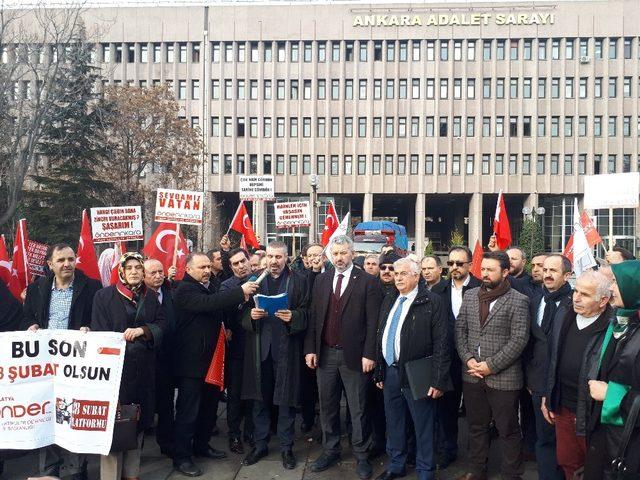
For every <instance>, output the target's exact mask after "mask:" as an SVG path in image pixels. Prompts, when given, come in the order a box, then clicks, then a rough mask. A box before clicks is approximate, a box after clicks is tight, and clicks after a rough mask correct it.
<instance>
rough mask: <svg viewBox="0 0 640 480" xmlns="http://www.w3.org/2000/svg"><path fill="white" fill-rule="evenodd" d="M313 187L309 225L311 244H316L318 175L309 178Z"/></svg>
mask: <svg viewBox="0 0 640 480" xmlns="http://www.w3.org/2000/svg"><path fill="white" fill-rule="evenodd" d="M307 179H308V180H309V185H310V186H311V193H310V194H309V197H310V198H309V200H310V202H309V203H310V204H311V225H309V243H315V242H316V241H317V236H318V205H317V204H318V183H319V182H318V175H316V174H315V173H312V174H311V175H309V177H307Z"/></svg>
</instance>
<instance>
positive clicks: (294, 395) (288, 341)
mask: <svg viewBox="0 0 640 480" xmlns="http://www.w3.org/2000/svg"><path fill="white" fill-rule="evenodd" d="M266 258H267V269H266V270H265V272H266V275H265V274H264V273H263V275H264V280H263V275H261V276H260V277H259V278H258V279H257V280H256V283H260V287H259V291H258V292H257V293H260V294H263V295H268V296H275V295H281V294H285V293H286V295H287V299H288V300H287V308H286V309H280V310H277V311H276V312H274V313H273V315H269V314H268V313H267V310H266V309H264V308H260V307H261V305H260V303H259V302H258V304H256V302H255V297H254V299H253V300H249V302H248V303H247V304H246V306H245V309H244V311H243V314H242V326H243V328H244V329H245V334H246V337H245V352H244V369H243V379H242V399H243V400H253V423H254V432H253V438H254V441H255V447H254V448H253V450H251V452H250V453H249V454H248V455H247V457H246V458H245V459H244V462H243V463H244V465H252V464H254V463H256V462H258V461H259V460H260V459H261V458H263V457H265V456H266V455H267V453H268V450H267V445H268V444H269V432H270V426H271V409H272V407H273V405H277V406H278V428H277V434H278V437H279V439H280V451H281V454H282V465H283V467H284V468H286V469H289V470H291V469H294V468H295V467H296V458H295V457H294V455H293V451H292V447H293V440H294V425H295V407H297V406H299V405H300V395H301V385H300V380H299V379H300V375H301V368H302V365H301V362H300V358H301V356H302V344H303V341H304V334H305V330H306V329H307V299H308V291H309V289H308V283H307V278H306V276H304V275H302V274H299V273H296V272H294V271H292V270H291V269H290V268H289V267H288V266H287V246H286V245H285V244H284V243H282V242H278V241H274V242H271V243H270V244H269V245H268V246H267V256H266ZM262 307H264V304H263V305H262Z"/></svg>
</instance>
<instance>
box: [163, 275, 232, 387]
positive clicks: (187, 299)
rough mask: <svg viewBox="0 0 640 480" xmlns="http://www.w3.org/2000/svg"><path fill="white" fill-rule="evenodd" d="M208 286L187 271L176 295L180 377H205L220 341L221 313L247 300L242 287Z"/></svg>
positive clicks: (177, 373) (177, 364) (177, 363)
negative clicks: (221, 288)
mask: <svg viewBox="0 0 640 480" xmlns="http://www.w3.org/2000/svg"><path fill="white" fill-rule="evenodd" d="M214 288H215V287H214V284H213V282H211V283H210V285H209V288H206V287H205V286H204V285H202V284H201V283H200V282H198V281H196V280H194V278H193V277H191V276H190V275H189V274H188V273H186V274H185V275H184V278H183V279H182V282H180V285H178V288H177V289H176V291H175V294H174V297H173V298H174V301H175V306H176V311H177V314H178V321H177V323H176V336H175V342H176V343H175V357H174V358H175V362H174V374H175V375H176V376H180V377H192V378H204V377H205V376H206V374H207V370H208V369H209V365H210V363H211V359H212V358H213V352H214V350H215V347H216V343H217V341H218V334H219V332H220V324H221V323H222V317H223V315H222V313H223V311H224V309H225V308H227V307H231V306H233V305H237V304H238V303H241V302H243V301H244V293H243V292H242V288H240V287H235V288H233V289H232V290H230V291H228V292H217V291H216V290H214Z"/></svg>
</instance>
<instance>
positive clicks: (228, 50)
mask: <svg viewBox="0 0 640 480" xmlns="http://www.w3.org/2000/svg"><path fill="white" fill-rule="evenodd" d="M478 42H481V43H480V44H478ZM314 43H315V45H314ZM200 45H201V44H200V42H151V43H133V42H127V43H101V44H100V58H98V57H97V55H96V49H95V48H94V49H93V51H92V56H91V60H92V62H94V63H95V62H97V61H100V62H102V63H112V62H113V63H125V62H126V63H136V62H138V63H149V62H152V63H163V62H164V63H175V62H176V61H177V62H179V63H187V62H190V63H199V62H200V57H201V55H200V53H201V47H200ZM69 49H70V47H69V46H65V45H47V46H46V47H44V46H43V45H38V44H30V45H24V46H23V45H4V46H2V48H1V49H0V61H1V62H2V63H9V62H14V61H17V62H20V61H25V60H26V58H25V57H31V58H32V59H34V60H35V61H36V62H39V63H44V62H45V61H46V55H47V52H48V55H49V59H50V60H51V61H57V60H58V58H59V57H60V56H65V54H67V53H68V51H69ZM478 49H482V53H481V56H482V60H483V61H488V60H492V59H495V60H507V59H509V60H520V59H522V60H533V59H538V60H547V59H551V60H560V59H565V60H574V59H579V60H580V61H581V62H588V61H589V56H590V55H591V54H592V53H593V57H594V58H595V59H596V60H601V59H604V58H608V59H610V60H615V59H617V58H624V59H631V58H633V51H634V49H635V50H637V55H638V58H640V49H639V48H638V39H637V38H636V37H624V38H617V37H609V38H538V39H533V38H524V39H518V38H515V39H505V38H499V39H483V40H476V39H469V40H449V39H443V40H358V41H356V40H330V41H325V40H320V41H315V42H313V41H302V42H300V41H262V42H256V41H254V42H252V41H249V42H211V61H212V62H214V63H219V62H221V61H224V62H234V61H235V62H240V63H243V62H246V61H247V60H249V61H250V62H260V61H263V62H273V61H276V62H287V61H289V62H293V63H297V62H313V61H316V62H321V63H322V62H327V61H332V62H340V61H346V62H352V61H354V60H355V59H356V58H357V60H358V61H360V62H367V61H369V59H372V60H373V61H386V62H395V61H396V60H397V61H400V62H407V61H409V60H411V61H414V62H418V61H421V59H422V58H423V57H424V59H426V60H427V61H435V60H437V59H439V60H440V61H449V60H454V61H462V60H467V61H475V60H476V58H477V57H479V56H480V53H477V50H478ZM314 52H315V57H314Z"/></svg>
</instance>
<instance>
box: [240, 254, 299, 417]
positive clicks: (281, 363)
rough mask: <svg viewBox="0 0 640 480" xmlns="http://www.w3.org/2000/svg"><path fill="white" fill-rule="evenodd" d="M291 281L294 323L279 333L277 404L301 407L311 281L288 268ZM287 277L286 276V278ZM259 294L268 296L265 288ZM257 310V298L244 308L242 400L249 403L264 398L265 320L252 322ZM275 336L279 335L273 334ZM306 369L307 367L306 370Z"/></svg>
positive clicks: (288, 285)
mask: <svg viewBox="0 0 640 480" xmlns="http://www.w3.org/2000/svg"><path fill="white" fill-rule="evenodd" d="M285 269H286V275H288V278H287V279H284V280H283V281H288V284H287V285H286V287H287V295H288V297H289V310H291V312H292V316H291V321H290V322H289V323H286V324H285V328H283V329H281V330H278V331H279V332H280V338H279V339H277V340H276V341H278V344H279V349H278V358H274V359H273V360H274V364H275V366H274V379H275V385H274V387H273V403H274V405H284V406H289V407H297V406H299V405H300V400H301V393H302V390H301V376H302V368H303V363H302V361H301V358H302V345H303V342H304V335H305V331H306V329H307V323H308V309H307V307H308V302H309V287H308V286H307V277H306V276H304V275H303V274H300V273H296V272H294V271H292V270H290V269H289V268H288V267H285ZM284 274H285V273H283V275H284ZM264 287H265V282H263V283H262V285H261V289H258V291H257V292H256V293H262V294H265V292H264V290H262V288H264ZM254 307H255V302H254V301H253V298H252V299H251V300H249V302H247V303H246V304H245V305H244V310H243V312H242V327H243V328H244V330H245V333H246V337H245V350H244V361H243V375H242V398H243V399H245V400H259V401H263V398H262V368H261V363H262V362H261V358H262V355H261V346H260V345H261V333H262V332H261V327H262V323H261V320H252V319H251V309H252V308H254ZM272 332H275V331H273V330H272ZM304 368H306V367H304Z"/></svg>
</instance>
